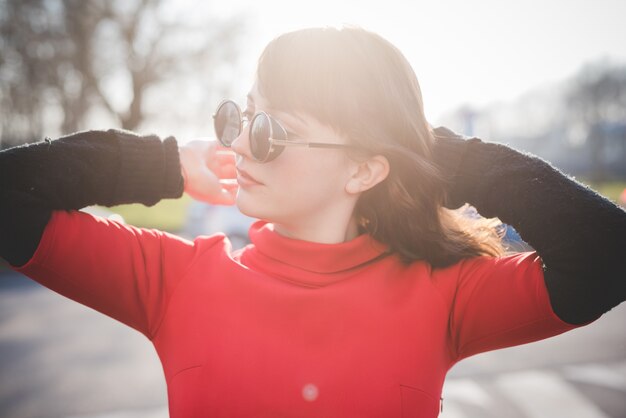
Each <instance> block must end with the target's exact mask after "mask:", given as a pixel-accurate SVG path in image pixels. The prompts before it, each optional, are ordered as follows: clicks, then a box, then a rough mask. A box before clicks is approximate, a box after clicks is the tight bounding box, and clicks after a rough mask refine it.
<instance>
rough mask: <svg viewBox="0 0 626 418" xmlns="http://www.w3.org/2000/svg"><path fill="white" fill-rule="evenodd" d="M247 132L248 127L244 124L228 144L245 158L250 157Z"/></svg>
mask: <svg viewBox="0 0 626 418" xmlns="http://www.w3.org/2000/svg"><path fill="white" fill-rule="evenodd" d="M249 132H250V130H249V129H248V127H247V126H244V127H243V129H242V130H241V133H240V134H239V136H238V137H237V138H235V140H234V141H233V142H232V144H230V148H231V149H232V150H233V151H235V153H236V154H237V155H241V156H245V157H246V158H252V156H251V155H250V138H249Z"/></svg>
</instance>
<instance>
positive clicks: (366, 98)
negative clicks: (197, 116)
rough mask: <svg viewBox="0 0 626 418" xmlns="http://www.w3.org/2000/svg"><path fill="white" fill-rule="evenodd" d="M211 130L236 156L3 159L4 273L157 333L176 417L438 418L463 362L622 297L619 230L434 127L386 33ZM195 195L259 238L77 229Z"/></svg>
mask: <svg viewBox="0 0 626 418" xmlns="http://www.w3.org/2000/svg"><path fill="white" fill-rule="evenodd" d="M215 126H216V133H217V136H218V138H219V140H220V141H221V142H222V144H223V145H224V146H225V147H230V148H231V149H232V151H234V153H235V155H233V153H232V151H229V150H227V149H226V148H225V147H218V146H217V145H216V144H215V143H213V142H203V141H194V142H192V143H190V144H189V145H187V146H181V147H180V148H179V147H178V146H177V143H176V140H175V139H174V138H172V137H170V138H167V139H165V140H164V141H161V140H160V139H159V138H157V137H155V136H143V137H140V136H137V135H134V134H132V133H128V132H121V131H114V130H111V131H107V132H97V131H91V132H83V133H78V134H74V135H70V136H67V137H64V138H61V139H58V140H55V141H49V140H48V141H46V142H42V143H38V144H34V145H30V146H24V147H19V148H14V149H10V150H7V151H5V152H3V153H2V154H1V158H2V160H1V165H0V166H1V167H2V171H3V173H1V174H2V176H1V178H2V180H0V181H1V183H0V184H1V186H2V187H1V192H2V195H3V196H2V200H1V201H2V204H1V208H2V209H1V210H2V212H3V213H2V215H3V216H1V217H0V218H1V219H2V225H1V228H2V234H1V235H0V236H1V237H2V240H1V248H0V250H1V253H0V254H1V255H2V256H3V257H4V258H5V259H6V260H8V261H9V262H10V263H11V265H12V266H14V268H15V269H16V270H17V271H20V272H22V273H24V274H26V275H28V276H30V277H32V278H33V279H35V280H37V281H38V282H40V283H42V284H44V285H45V286H48V287H50V288H51V289H53V290H55V291H57V292H59V293H61V294H63V295H65V296H67V297H69V298H72V299H74V300H76V301H78V302H80V303H83V304H85V305H88V306H91V307H93V308H95V309H97V310H99V311H101V312H103V313H105V314H106V315H109V316H111V317H113V318H115V319H118V320H120V321H122V322H123V323H125V324H127V325H129V326H131V327H133V328H135V329H137V330H138V331H140V332H142V333H143V334H145V335H146V336H147V337H148V338H149V339H150V340H151V341H152V343H153V344H154V346H155V348H156V350H157V352H158V354H159V357H160V359H161V362H162V364H163V369H164V373H165V378H166V380H167V385H168V397H169V408H170V414H171V416H172V417H192V416H193V417H195V416H199V417H201V416H213V417H221V416H224V417H241V416H246V417H247V416H255V417H258V416H264V417H278V416H293V417H400V416H403V417H405V416H406V417H408V416H411V417H414V416H419V417H435V416H437V414H438V411H439V408H440V394H441V388H442V385H443V381H444V378H445V374H446V372H447V371H448V370H449V369H450V367H452V366H453V365H454V364H455V363H456V362H458V361H459V360H461V359H463V358H466V357H468V356H471V355H473V354H476V353H480V352H484V351H487V350H493V349H497V348H502V347H506V346H511V345H516V344H522V343H527V342H530V341H535V340H538V339H542V338H546V337H549V336H553V335H556V334H559V333H562V332H564V331H567V330H570V329H573V328H575V327H577V326H580V325H583V324H586V323H589V322H591V321H593V320H595V319H596V318H598V317H599V316H600V315H601V314H602V313H603V312H606V311H608V310H609V309H611V308H612V307H614V306H616V305H618V304H619V303H621V302H622V301H623V300H624V299H625V294H626V291H625V289H626V286H625V285H624V280H623V274H622V275H620V271H622V270H621V269H622V264H621V260H620V255H622V254H623V251H624V248H626V245H625V243H626V242H625V241H626V215H625V213H624V212H623V211H622V210H621V209H619V208H618V207H617V206H615V205H614V204H612V203H611V202H609V201H607V200H605V199H603V198H602V197H600V196H598V195H597V194H595V193H594V192H592V191H591V190H589V189H587V188H585V187H583V186H581V185H580V184H578V183H576V182H575V181H573V180H571V179H569V178H567V177H565V176H564V175H563V174H561V173H560V172H558V171H557V170H555V169H554V168H552V167H551V166H550V165H548V164H547V163H545V162H543V161H541V160H539V159H537V158H535V157H531V156H528V155H524V154H521V153H519V152H517V151H514V150H512V149H510V148H507V147H505V146H502V145H497V144H489V143H483V142H481V141H480V140H478V139H471V140H464V139H462V138H459V137H458V136H455V135H454V134H453V133H451V132H450V131H448V130H445V129H442V128H440V129H436V130H432V129H431V128H430V126H429V125H428V123H427V121H426V119H425V117H424V112H423V106H422V100H421V93H420V90H419V86H418V83H417V80H416V78H415V75H414V73H413V71H412V69H411V67H410V65H409V64H408V62H407V61H406V59H405V58H404V57H403V56H402V54H401V53H400V52H399V51H398V50H397V49H396V48H395V47H393V46H392V45H391V44H389V43H388V42H387V41H385V40H384V39H382V38H381V37H380V36H378V35H375V34H373V33H370V32H367V31H365V30H362V29H357V28H342V29H333V28H320V29H306V30H301V31H296V32H293V33H288V34H285V35H282V36H280V37H278V38H277V39H275V40H273V41H272V42H271V43H270V44H269V45H268V46H267V47H266V49H265V51H264V52H263V54H262V56H261V58H260V60H259V65H258V71H257V78H256V82H255V84H254V86H253V88H252V89H251V91H250V94H249V95H248V101H247V105H246V106H245V108H244V109H243V111H242V109H241V108H240V107H239V106H237V105H236V104H235V103H234V102H232V101H224V102H223V103H222V104H221V105H220V106H219V108H218V111H217V112H216V114H215ZM16 171H19V172H20V173H21V175H20V176H19V177H18V178H17V179H16V180H11V181H8V178H9V173H14V172H16ZM233 177H236V179H237V182H236V184H233V183H232V181H229V179H232V178H233ZM237 186H238V187H237ZM183 189H184V190H185V191H186V192H188V193H189V194H191V195H192V196H193V197H195V198H197V199H200V200H203V201H206V202H211V203H215V204H233V203H235V202H236V204H237V205H238V206H239V208H240V209H241V211H242V212H243V213H245V214H247V215H249V216H253V217H256V218H259V219H262V220H261V221H259V222H257V223H255V224H254V225H253V226H252V227H251V229H250V238H251V240H252V244H251V245H249V246H248V247H246V248H244V249H243V250H240V251H236V252H231V251H230V249H229V242H228V240H227V239H226V238H225V237H224V236H222V235H215V236H209V237H200V238H197V239H196V240H195V241H194V242H188V241H186V240H183V239H181V238H178V237H176V236H173V235H170V234H167V233H163V232H160V231H154V230H142V229H137V228H134V227H131V226H125V225H119V224H116V223H114V222H111V221H107V220H104V219H101V218H96V217H93V216H91V215H88V214H85V213H82V212H77V211H76V209H78V208H81V207H83V206H86V205H90V204H96V203H97V204H101V205H108V206H110V205H115V204H120V203H127V202H141V203H144V204H146V205H152V204H154V203H156V202H157V201H158V200H160V199H161V198H176V197H179V196H180V195H181V194H182V192H183ZM464 203H469V204H471V205H473V206H474V207H476V208H477V209H478V211H479V212H480V213H481V214H482V215H483V216H487V217H495V216H497V217H498V218H500V219H501V220H502V221H503V222H506V223H508V224H511V225H513V226H514V227H515V228H516V229H517V231H518V232H519V233H520V234H521V235H522V237H523V238H524V239H525V240H526V241H528V242H529V243H530V244H531V245H532V246H533V248H535V249H536V252H531V253H521V254H511V255H504V254H503V249H502V246H501V244H500V243H499V241H498V234H497V227H498V226H497V224H496V222H495V221H486V220H484V219H483V220H481V219H473V218H470V217H462V215H460V212H458V211H452V210H449V209H447V208H451V209H454V208H458V207H460V206H462V205H463V204H464Z"/></svg>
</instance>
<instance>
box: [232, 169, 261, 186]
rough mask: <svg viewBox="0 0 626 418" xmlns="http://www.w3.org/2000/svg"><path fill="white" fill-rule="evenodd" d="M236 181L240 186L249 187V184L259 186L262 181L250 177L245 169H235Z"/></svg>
mask: <svg viewBox="0 0 626 418" xmlns="http://www.w3.org/2000/svg"><path fill="white" fill-rule="evenodd" d="M237 183H239V186H241V187H249V186H260V185H262V184H263V183H261V182H260V181H258V180H257V179H255V178H254V177H252V176H251V175H250V174H248V173H247V172H246V171H244V170H241V169H239V168H238V169H237Z"/></svg>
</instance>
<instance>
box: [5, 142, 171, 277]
mask: <svg viewBox="0 0 626 418" xmlns="http://www.w3.org/2000/svg"><path fill="white" fill-rule="evenodd" d="M182 191H183V179H182V176H181V173H180V161H179V156H178V145H177V143H176V140H175V139H174V138H173V137H169V138H167V139H165V140H161V139H160V138H158V137H157V136H154V135H149V136H139V135H136V134H134V133H132V132H127V131H119V130H108V131H86V132H79V133H76V134H72V135H68V136H65V137H62V138H59V139H56V140H49V139H46V140H45V141H42V142H38V143H35V144H29V145H24V146H20V147H15V148H10V149H7V150H4V151H1V152H0V257H2V258H4V259H5V260H6V261H8V262H9V263H10V264H11V265H13V266H20V265H23V264H25V263H26V262H27V261H28V260H29V259H30V258H31V257H32V255H33V254H34V252H35V250H36V248H37V245H38V244H39V241H40V239H41V236H42V234H43V230H44V228H45V226H46V224H47V222H48V219H49V218H50V214H51V212H52V211H53V210H73V209H80V208H83V207H85V206H89V205H94V204H98V205H103V206H114V205H118V204H122V203H143V204H145V205H147V206H151V205H154V204H155V203H157V202H158V201H159V200H160V199H162V198H176V197H180V196H181V195H182Z"/></svg>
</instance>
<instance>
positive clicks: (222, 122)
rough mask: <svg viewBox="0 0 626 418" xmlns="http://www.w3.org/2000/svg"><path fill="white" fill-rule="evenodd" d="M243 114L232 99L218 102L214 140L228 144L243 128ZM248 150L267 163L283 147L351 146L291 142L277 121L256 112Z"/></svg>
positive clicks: (226, 145) (260, 160)
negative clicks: (215, 137)
mask: <svg viewBox="0 0 626 418" xmlns="http://www.w3.org/2000/svg"><path fill="white" fill-rule="evenodd" d="M243 122H244V120H243V114H242V112H241V109H240V108H239V105H238V104H237V103H235V102H234V101H232V100H224V101H222V102H221V103H220V104H219V106H218V107H217V110H216V111H215V114H214V115H213V124H214V127H215V134H216V135H217V139H219V141H220V142H221V143H222V145H224V146H225V147H230V146H231V145H232V143H233V141H234V140H235V139H236V138H237V137H238V136H239V135H241V132H242V130H243ZM249 129H250V133H249V138H250V139H249V140H250V153H251V154H252V157H254V159H255V160H256V161H258V162H261V163H267V162H270V161H272V160H273V159H275V158H276V157H278V156H279V155H280V153H281V152H283V149H284V148H285V147H286V146H300V147H309V148H353V146H352V145H346V144H333V143H326V142H308V141H300V140H298V141H294V140H289V139H288V138H287V131H286V130H285V128H283V127H282V125H281V124H280V123H278V121H277V120H276V119H274V118H272V117H271V116H270V115H268V114H267V113H265V112H258V113H256V114H255V115H254V116H253V117H252V120H251V121H250V125H249Z"/></svg>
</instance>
